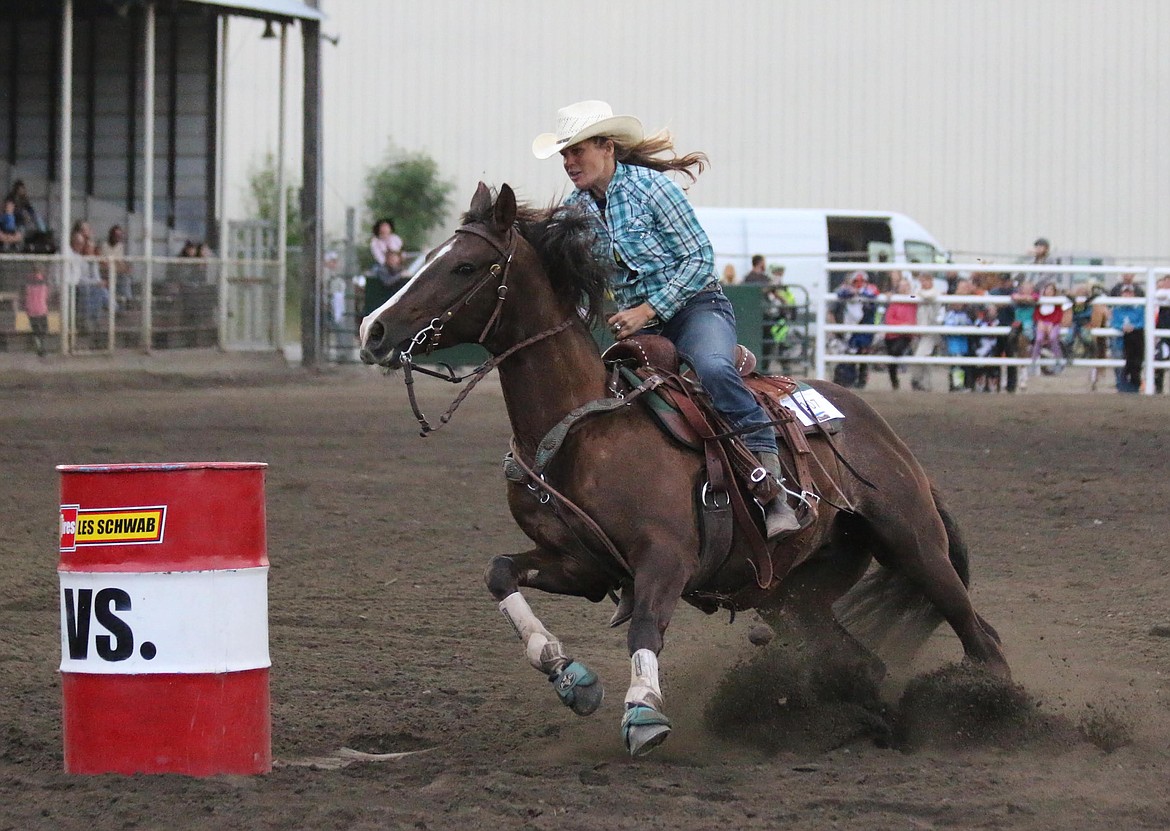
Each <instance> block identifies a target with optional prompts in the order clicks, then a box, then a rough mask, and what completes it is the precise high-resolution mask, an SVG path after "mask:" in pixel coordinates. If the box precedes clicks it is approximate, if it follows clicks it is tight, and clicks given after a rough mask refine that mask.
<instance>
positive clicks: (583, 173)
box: [561, 139, 616, 196]
mask: <svg viewBox="0 0 1170 831" xmlns="http://www.w3.org/2000/svg"><path fill="white" fill-rule="evenodd" d="M561 158H562V159H563V160H564V166H565V173H567V174H568V176H569V180H570V181H571V182H572V183H573V185H574V186H575V187H576V188H577V189H578V190H588V191H592V193H593V195H594V196H605V189H606V188H607V187H609V180H610V179H612V178H613V174H614V170H616V165H615V163H614V157H613V142H612V141H609V140H608V139H605V140H601V141H598V140H596V139H586V140H585V141H582V142H580V143H578V144H574V145H573V146H572V147H566V148H565V149H564V150H562V151H561Z"/></svg>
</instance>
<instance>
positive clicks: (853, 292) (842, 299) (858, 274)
mask: <svg viewBox="0 0 1170 831" xmlns="http://www.w3.org/2000/svg"><path fill="white" fill-rule="evenodd" d="M877 296H878V289H877V286H875V285H873V284H872V283H870V282H869V278H868V277H867V276H866V273H865V272H864V271H855V272H853V274H852V275H851V276H850V278H849V281H848V282H847V283H845V284H843V285H842V286H841V288H840V289H838V290H837V300H838V303H837V319H838V321H839V322H840V323H845V324H849V325H853V324H857V325H861V326H867V325H871V324H873V322H874V319H875V317H876V315H877V303H876V300H877ZM872 345H873V333H872V332H853V333H852V334H850V335H849V353H850V354H852V355H864V354H867V353H868V352H869V351H870V347H871V346H872ZM851 366H852V373H853V377H852V379H850V377H849V376H850V369H848V368H849V367H851ZM838 369H840V370H841V372H840V375H839V378H838V376H837V375H836V374H835V377H834V380H835V381H836V382H837V383H839V384H841V385H842V386H853V387H857V388H858V389H865V385H866V382H867V381H868V380H869V364H853V365H850V364H838ZM850 381H851V382H850Z"/></svg>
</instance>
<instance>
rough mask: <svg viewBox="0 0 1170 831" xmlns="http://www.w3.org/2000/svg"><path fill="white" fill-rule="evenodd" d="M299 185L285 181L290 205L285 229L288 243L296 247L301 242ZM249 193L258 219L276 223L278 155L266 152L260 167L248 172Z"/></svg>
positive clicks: (286, 198)
mask: <svg viewBox="0 0 1170 831" xmlns="http://www.w3.org/2000/svg"><path fill="white" fill-rule="evenodd" d="M298 190H299V187H298V186H296V185H290V183H289V182H288V181H287V180H286V181H285V200H286V204H287V205H288V222H287V223H286V228H285V230H286V231H287V233H288V244H289V245H290V246H293V247H296V246H299V245H300V244H301V206H300V202H299V200H298V199H297V191H298ZM248 193H249V195H250V196H251V197H252V206H253V210H254V211H255V214H256V217H257V218H258V219H263V220H266V221H268V222H272V223H273V224H275V223H276V221H277V219H278V218H279V217H278V216H277V207H278V205H279V204H280V203H279V202H278V201H277V199H278V197H277V193H276V157H275V156H273V154H272V153H266V154H265V156H264V161H263V162H262V163H261V164H260V166H259V167H253V168H252V169H251V170H250V171H249V173H248Z"/></svg>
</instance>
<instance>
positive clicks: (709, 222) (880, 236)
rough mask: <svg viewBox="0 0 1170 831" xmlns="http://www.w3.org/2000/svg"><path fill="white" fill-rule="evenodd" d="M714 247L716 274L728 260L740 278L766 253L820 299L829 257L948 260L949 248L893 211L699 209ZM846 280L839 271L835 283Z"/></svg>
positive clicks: (788, 278)
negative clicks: (756, 257)
mask: <svg viewBox="0 0 1170 831" xmlns="http://www.w3.org/2000/svg"><path fill="white" fill-rule="evenodd" d="M695 214H696V215H697V216H698V218H699V222H700V224H702V226H703V229H704V230H705V231H706V232H707V236H708V237H710V238H711V245H712V247H713V248H714V249H715V274H716V275H718V276H720V277H722V275H723V270H724V268H725V266H726V265H727V264H728V263H731V264H732V265H733V266H735V273H736V279H737V281H738V280H742V279H743V276H744V275H745V274H747V272H748V271H750V270H751V267H752V255H754V254H763V255H764V257H765V258H766V259H767V261H768V270H769V272H770V271H771V269H772V267H773V266H777V265H782V266H784V283H785V284H786V285H790V286H802V287H803V288H805V289H806V290H807V291H808V293H809V296H810V298H812V299H816V298H817V297H818V296H819V294H820V292H821V289H822V286H823V285H824V281H825V271H826V269H827V268H828V264H829V263H830V262H863V261H864V262H879V261H889V262H911V263H934V262H947V260H948V259H949V257H948V253H947V252H946V251H945V250H944V249H943V247H942V246H941V245H940V244H939V242H938V240H936V239H935V238H934V237H933V236H932V235H931V234H930V233H929V232H928V231H927V230H926V229H925V228H923V227H922V226H921V225H919V224H918V223H917V222H915V221H914V220H913V219H911V218H910V217H908V216H905V215H904V214H900V213H895V212H893V211H856V210H837V211H834V210H815V209H802V208H695ZM841 279H843V275H838V276H836V279H834V280H833V281H831V283H830V288H836V284H837V283H839V282H840V280H841Z"/></svg>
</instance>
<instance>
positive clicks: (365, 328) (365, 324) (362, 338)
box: [358, 239, 455, 343]
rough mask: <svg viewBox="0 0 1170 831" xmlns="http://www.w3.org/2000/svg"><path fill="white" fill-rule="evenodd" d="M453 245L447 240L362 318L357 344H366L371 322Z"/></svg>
mask: <svg viewBox="0 0 1170 831" xmlns="http://www.w3.org/2000/svg"><path fill="white" fill-rule="evenodd" d="M454 245H455V240H454V239H451V240H448V241H447V244H446V245H444V246H443V247H442V248H440V249H439V250H438V251H436V252H435V253H434V255H433V256H432V257H431V258H430V259H429V260H427V261H426V262H425V263H423V265H422V268H420V269H419V270H418V271H416V272H415V273H414V276H413V277H411V278H410V280H409V281H407V283H406V285H404V286H403V287H402V288H400V289H399V290H398V291H396V292H394V296H393V297H391V298H390V299H389V300H387V301H386V302H385V303H383V304H382V305H381V306H379V307H378V308H376V309H374V311H372V312H370V313H369V314H368V315H366V316H365V317H364V318H362V325H361V327H360V328H359V329H358V338H359V340H358V342H359V343H365V342H366V334H367V333H368V332H369V331H370V326H371V325H373V322H374V321H375V320H377V319H378V318H379V317H380V316H381V315H382V313H383V312H384V311H386V310H387V309H389V308H390V307H391V306H393V305H394V304H395V303H397V302H398V298H400V297H402V295H404V294H406V292H408V291H410V288H411V286H413V285H414V284H415V283H417V282H418V281H419V280H420V279H421V278H422V276H423V275H424V274H426V272H427V269H428V268H430V267H431V266H432V265H434V263H435V261H436V260H438V259H441V258H442V257H444V256H446V255H447V254H448V253H450V251H451V249H452V248H453V247H454Z"/></svg>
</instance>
